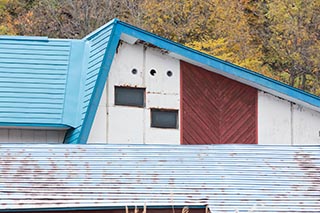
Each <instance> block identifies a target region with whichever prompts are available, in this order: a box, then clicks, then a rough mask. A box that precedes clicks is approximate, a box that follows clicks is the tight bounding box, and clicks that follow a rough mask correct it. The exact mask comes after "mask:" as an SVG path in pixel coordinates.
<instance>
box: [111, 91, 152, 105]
mask: <svg viewBox="0 0 320 213" xmlns="http://www.w3.org/2000/svg"><path fill="white" fill-rule="evenodd" d="M145 90H146V89H145V88H135V87H119V86H116V87H115V88H114V93H115V95H114V97H115V100H114V103H115V105H122V106H135V107H144V105H145Z"/></svg>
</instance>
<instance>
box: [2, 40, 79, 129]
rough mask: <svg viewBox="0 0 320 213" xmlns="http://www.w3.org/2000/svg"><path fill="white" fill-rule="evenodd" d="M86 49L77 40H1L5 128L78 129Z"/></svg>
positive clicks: (3, 122) (3, 123)
mask: <svg viewBox="0 0 320 213" xmlns="http://www.w3.org/2000/svg"><path fill="white" fill-rule="evenodd" d="M83 49H84V48H83V42H80V41H76V40H59V39H48V38H46V37H44V38H43V37H24V36H17V37H16V36H1V37H0V93H1V95H0V126H38V127H43V126H46V127H61V128H67V127H76V126H78V123H79V121H80V119H77V117H78V116H77V114H79V113H78V111H77V105H78V102H79V101H78V98H79V97H78V96H79V95H78V94H77V89H76V88H77V87H78V86H79V82H80V81H79V79H80V78H81V68H80V71H79V67H78V63H79V61H80V62H81V61H82V58H83ZM75 109H76V110H75ZM79 109H80V106H79Z"/></svg>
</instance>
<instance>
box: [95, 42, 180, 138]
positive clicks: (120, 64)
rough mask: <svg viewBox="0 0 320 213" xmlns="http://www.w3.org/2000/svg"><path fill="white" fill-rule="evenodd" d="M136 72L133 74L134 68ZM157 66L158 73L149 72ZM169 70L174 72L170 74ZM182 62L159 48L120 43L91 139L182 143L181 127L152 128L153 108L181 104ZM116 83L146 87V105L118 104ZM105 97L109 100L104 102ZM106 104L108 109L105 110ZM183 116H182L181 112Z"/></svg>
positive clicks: (175, 106)
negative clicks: (116, 101)
mask: <svg viewBox="0 0 320 213" xmlns="http://www.w3.org/2000/svg"><path fill="white" fill-rule="evenodd" d="M133 69H136V71H137V73H136V74H133V73H132V70H133ZM151 69H154V70H155V71H156V73H155V74H154V75H151V74H150V70H151ZM168 71H170V72H171V73H172V76H170V77H169V76H168V75H167V72H168ZM179 81H180V64H179V60H176V59H173V58H172V57H169V56H168V55H167V54H165V53H162V52H161V50H159V49H154V48H151V47H146V46H144V45H142V44H138V45H137V44H136V45H130V44H127V43H125V42H123V43H121V44H120V45H119V48H118V51H117V54H116V55H115V57H114V60H113V63H112V66H111V70H110V73H109V77H108V81H107V86H106V87H107V89H106V91H107V92H106V94H104V95H103V97H102V99H101V102H100V105H99V109H98V112H97V114H96V116H95V121H94V124H93V128H92V130H91V133H90V136H89V143H97V142H100V143H101V142H104V143H106V142H108V143H131V144H133V143H173V144H179V143H180V131H179V129H161V128H151V126H150V125H151V121H150V119H151V112H150V111H151V108H157V109H160V108H161V109H176V110H179V108H180V82H179ZM115 86H125V87H138V88H146V94H145V107H129V106H117V105H115V103H114V100H115V96H114V93H115V91H114V88H115ZM104 98H106V104H104V101H105V100H104ZM103 107H105V109H106V110H102V108H103ZM179 117H180V116H179Z"/></svg>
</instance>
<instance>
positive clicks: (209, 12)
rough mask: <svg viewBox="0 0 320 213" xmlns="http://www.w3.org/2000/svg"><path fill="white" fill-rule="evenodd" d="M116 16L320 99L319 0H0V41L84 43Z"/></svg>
mask: <svg viewBox="0 0 320 213" xmlns="http://www.w3.org/2000/svg"><path fill="white" fill-rule="evenodd" d="M115 17H117V18H119V19H120V20H123V21H125V22H129V23H131V24H133V25H135V26H138V27H141V28H143V29H146V30H148V31H150V32H153V33H156V34H158V35H161V36H164V37H166V38H169V39H171V40H174V41H176V42H179V43H182V44H184V45H187V46H189V47H192V48H195V49H197V50H200V51H203V52H206V53H208V54H211V55H213V56H216V57H218V58H220V59H223V60H226V61H229V62H232V63H235V64H237V65H240V66H243V67H246V68H248V69H251V70H254V71H256V72H260V73H262V74H264V75H267V76H269V77H272V78H275V79H277V80H281V81H283V82H285V83H287V84H289V85H292V86H295V87H298V88H300V89H303V90H306V91H308V92H311V93H314V94H317V95H320V1H319V0H239V1H238V0H237V1H236V0H175V1H172V0H90V1H87V0H0V34H9V35H14V34H16V35H45V36H49V37H59V38H82V37H83V36H85V35H87V34H88V33H89V32H91V31H93V30H94V29H96V28H98V27H99V26H101V25H103V24H105V23H106V22H107V21H109V20H111V19H112V18H115Z"/></svg>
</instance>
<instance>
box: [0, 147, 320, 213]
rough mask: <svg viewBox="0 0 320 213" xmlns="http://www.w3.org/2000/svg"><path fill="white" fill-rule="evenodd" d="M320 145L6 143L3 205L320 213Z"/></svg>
mask: <svg viewBox="0 0 320 213" xmlns="http://www.w3.org/2000/svg"><path fill="white" fill-rule="evenodd" d="M319 174H320V146H305V147H303V146H260V145H259V146H257V145H189V146H179V145H71V144H70V145H66V144H56V145H53V144H52V145H48V144H1V145H0V212H1V211H8V210H13V211H14V210H15V211H17V210H19V209H34V210H35V209H43V208H50V209H57V208H88V207H90V208H99V207H109V208H112V207H119V206H120V207H121V206H122V207H123V206H136V205H137V206H143V205H147V206H149V207H151V206H156V207H159V206H172V205H174V206H185V205H187V206H191V205H196V206H206V205H207V206H209V207H210V210H211V212H235V211H236V210H238V211H239V212H247V211H250V210H253V209H255V211H256V212H320V175H319Z"/></svg>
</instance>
